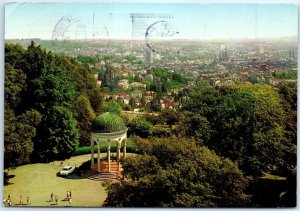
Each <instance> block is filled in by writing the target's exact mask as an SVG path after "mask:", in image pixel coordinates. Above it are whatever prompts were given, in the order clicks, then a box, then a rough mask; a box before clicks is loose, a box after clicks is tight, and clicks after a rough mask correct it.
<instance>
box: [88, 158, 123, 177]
mask: <svg viewBox="0 0 300 211" xmlns="http://www.w3.org/2000/svg"><path fill="white" fill-rule="evenodd" d="M122 171H123V168H122V164H121V163H120V162H114V161H111V162H110V171H108V162H106V161H101V163H100V172H99V171H98V166H97V164H95V165H94V167H93V168H92V169H91V170H88V171H86V172H85V173H84V174H83V176H84V177H86V178H88V179H91V180H96V181H101V180H107V179H116V180H121V179H123V174H122Z"/></svg>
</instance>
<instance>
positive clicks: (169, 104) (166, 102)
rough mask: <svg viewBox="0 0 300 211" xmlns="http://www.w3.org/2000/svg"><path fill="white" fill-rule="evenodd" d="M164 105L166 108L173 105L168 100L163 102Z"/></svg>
mask: <svg viewBox="0 0 300 211" xmlns="http://www.w3.org/2000/svg"><path fill="white" fill-rule="evenodd" d="M164 104H165V106H166V107H170V106H173V105H174V103H173V102H172V101H169V100H166V101H164Z"/></svg>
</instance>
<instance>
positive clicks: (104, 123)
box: [92, 112, 126, 133]
mask: <svg viewBox="0 0 300 211" xmlns="http://www.w3.org/2000/svg"><path fill="white" fill-rule="evenodd" d="M124 129H126V126H125V123H124V121H123V119H122V118H121V117H120V116H118V115H117V114H115V113H111V112H105V113H103V114H100V115H99V116H97V118H96V119H95V121H94V123H93V125H92V131H93V132H98V133H112V132H115V131H120V130H124Z"/></svg>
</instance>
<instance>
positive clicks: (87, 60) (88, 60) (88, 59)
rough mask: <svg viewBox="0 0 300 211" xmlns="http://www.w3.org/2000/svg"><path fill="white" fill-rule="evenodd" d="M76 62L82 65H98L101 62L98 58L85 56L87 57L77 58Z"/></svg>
mask: <svg viewBox="0 0 300 211" xmlns="http://www.w3.org/2000/svg"><path fill="white" fill-rule="evenodd" d="M76 60H77V61H78V62H80V63H82V64H96V63H97V62H99V58H98V57H92V56H85V55H78V56H77V57H76Z"/></svg>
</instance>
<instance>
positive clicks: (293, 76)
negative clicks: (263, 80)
mask: <svg viewBox="0 0 300 211" xmlns="http://www.w3.org/2000/svg"><path fill="white" fill-rule="evenodd" d="M273 76H274V77H275V78H280V79H295V80H296V79H297V70H291V71H288V72H283V73H277V72H274V73H273Z"/></svg>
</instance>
